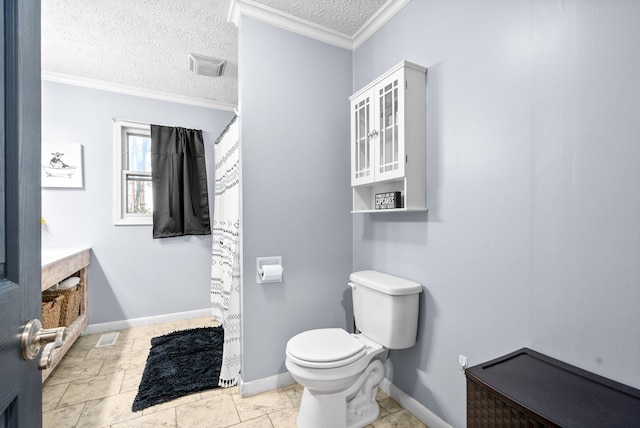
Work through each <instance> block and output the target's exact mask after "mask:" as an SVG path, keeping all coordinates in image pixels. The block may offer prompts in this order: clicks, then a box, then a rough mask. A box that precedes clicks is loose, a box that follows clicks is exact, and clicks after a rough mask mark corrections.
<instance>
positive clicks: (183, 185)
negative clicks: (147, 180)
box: [151, 125, 211, 238]
mask: <svg viewBox="0 0 640 428" xmlns="http://www.w3.org/2000/svg"><path fill="white" fill-rule="evenodd" d="M151 177H152V185H153V237H154V238H169V237H171V236H182V235H210V234H211V226H210V223H209V196H208V191H207V170H206V166H205V157H204V141H203V139H202V131H201V130H198V129H185V128H174V127H170V126H161V125H151Z"/></svg>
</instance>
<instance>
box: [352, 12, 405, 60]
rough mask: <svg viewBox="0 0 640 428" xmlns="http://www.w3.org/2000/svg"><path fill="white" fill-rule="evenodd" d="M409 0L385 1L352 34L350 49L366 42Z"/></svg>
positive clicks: (354, 48)
mask: <svg viewBox="0 0 640 428" xmlns="http://www.w3.org/2000/svg"><path fill="white" fill-rule="evenodd" d="M410 1H411V0H389V1H387V2H386V3H385V4H384V5H382V7H381V8H380V9H378V11H377V12H376V13H375V14H373V15H372V16H371V18H369V19H368V20H367V22H365V23H364V25H362V27H360V29H359V30H358V31H356V33H355V34H354V35H353V38H352V42H353V44H352V48H351V50H354V51H355V50H356V49H358V48H359V47H360V46H362V44H363V43H364V42H366V41H367V40H368V39H369V37H371V36H373V35H374V34H375V32H376V31H378V30H379V29H380V28H382V27H383V26H384V24H386V23H387V22H389V21H390V20H391V18H393V17H394V16H395V14H396V13H398V12H400V10H401V9H402V8H403V7H405V6H406V5H407V4H408V3H409V2H410Z"/></svg>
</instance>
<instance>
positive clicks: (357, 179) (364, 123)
mask: <svg viewBox="0 0 640 428" xmlns="http://www.w3.org/2000/svg"><path fill="white" fill-rule="evenodd" d="M351 106H352V107H351V108H352V114H353V120H352V122H351V138H352V139H351V150H352V153H351V159H352V160H351V162H352V176H351V184H352V185H357V184H366V183H371V182H372V181H373V170H372V168H371V161H372V158H373V156H372V154H373V153H372V151H373V146H372V143H371V137H372V134H371V131H370V129H371V119H373V117H372V116H373V115H372V111H371V110H372V106H371V96H370V95H369V94H365V95H363V96H362V97H361V98H358V99H355V100H353V101H352V103H351Z"/></svg>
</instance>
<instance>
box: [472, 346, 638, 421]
mask: <svg viewBox="0 0 640 428" xmlns="http://www.w3.org/2000/svg"><path fill="white" fill-rule="evenodd" d="M465 375H466V378H467V427H468V428H484V427H486V428H497V427H535V428H537V427H576V428H588V427H594V428H596V427H597V428H612V427H625V428H627V427H640V390H638V389H635V388H631V387H629V386H627V385H623V384H621V383H618V382H614V381H612V380H610V379H607V378H604V377H602V376H598V375H595V374H593V373H590V372H588V371H586V370H582V369H579V368H577V367H574V366H571V365H569V364H566V363H563V362H562V361H558V360H556V359H553V358H550V357H548V356H546V355H543V354H540V353H538V352H536V351H532V350H530V349H527V348H523V349H520V350H518V351H516V352H513V353H511V354H508V355H505V356H502V357H500V358H496V359H495V360H491V361H487V362H486V363H482V364H478V365H476V366H473V367H470V368H468V369H467V370H465Z"/></svg>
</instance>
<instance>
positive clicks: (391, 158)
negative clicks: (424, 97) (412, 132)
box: [375, 75, 404, 180]
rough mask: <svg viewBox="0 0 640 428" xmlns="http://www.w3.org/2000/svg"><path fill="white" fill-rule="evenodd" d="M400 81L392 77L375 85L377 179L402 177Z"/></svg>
mask: <svg viewBox="0 0 640 428" xmlns="http://www.w3.org/2000/svg"><path fill="white" fill-rule="evenodd" d="M401 85H403V80H402V79H400V78H399V77H398V76H397V75H396V76H392V77H391V78H389V79H387V80H386V81H384V82H382V83H381V84H380V85H379V86H377V89H376V91H377V94H376V95H377V97H376V98H377V103H378V106H377V107H378V124H379V127H380V131H379V135H378V136H377V137H378V140H377V146H376V151H377V154H376V156H377V158H376V161H377V162H376V171H375V176H376V180H387V179H393V178H397V177H402V176H403V175H404V146H403V145H402V143H401V142H402V141H403V140H402V138H401V137H402V136H401V135H400V133H401V132H402V129H403V128H402V126H400V125H399V124H400V123H402V120H403V118H402V117H401V115H402V114H403V112H402V111H401V108H400V107H399V106H402V105H403V100H402V99H400V97H402V96H403V95H404V88H403V87H402V86H401Z"/></svg>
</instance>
